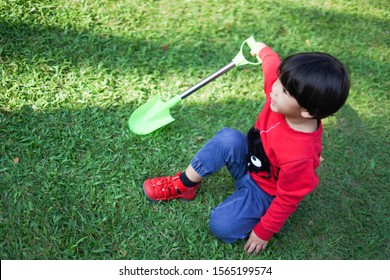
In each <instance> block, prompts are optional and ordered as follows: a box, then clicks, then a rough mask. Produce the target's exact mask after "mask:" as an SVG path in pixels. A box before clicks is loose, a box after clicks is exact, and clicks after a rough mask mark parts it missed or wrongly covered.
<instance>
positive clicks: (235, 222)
mask: <svg viewBox="0 0 390 280" xmlns="http://www.w3.org/2000/svg"><path fill="white" fill-rule="evenodd" d="M247 150H248V145H247V138H246V136H245V135H244V134H242V133H241V132H239V131H237V130H233V129H230V128H223V129H221V130H220V131H219V132H218V133H217V134H216V135H215V136H214V137H213V138H212V139H211V140H210V141H209V142H207V143H206V145H204V146H203V147H202V148H201V149H200V150H199V152H198V153H197V154H196V155H195V156H194V157H193V159H192V160H191V166H192V167H193V168H194V170H195V171H196V172H197V173H198V174H199V175H200V176H201V177H203V178H204V177H207V176H210V175H212V174H213V173H215V172H216V171H218V170H219V169H220V168H222V167H224V166H226V167H227V169H228V170H229V172H230V174H231V175H232V176H233V178H234V179H235V180H236V191H235V192H234V193H233V194H232V195H230V196H229V197H228V198H227V199H226V200H225V201H223V202H222V203H221V204H219V205H218V206H217V207H215V208H214V209H213V210H211V213H210V221H209V226H210V229H211V231H212V232H213V234H214V235H215V236H216V237H217V238H219V239H220V240H222V241H224V242H226V243H233V242H236V241H237V240H239V239H244V238H246V237H247V236H248V234H249V233H250V232H251V231H252V229H253V228H254V226H255V225H256V224H257V223H258V222H259V221H260V218H261V217H262V216H263V215H264V213H265V212H266V211H267V209H268V207H269V205H270V204H271V202H272V199H273V197H272V196H270V195H269V194H267V193H266V192H264V191H263V190H262V189H261V188H259V186H258V185H257V184H256V183H255V181H253V179H252V178H251V176H250V175H249V173H248V172H247V170H246V167H245V156H246V153H247Z"/></svg>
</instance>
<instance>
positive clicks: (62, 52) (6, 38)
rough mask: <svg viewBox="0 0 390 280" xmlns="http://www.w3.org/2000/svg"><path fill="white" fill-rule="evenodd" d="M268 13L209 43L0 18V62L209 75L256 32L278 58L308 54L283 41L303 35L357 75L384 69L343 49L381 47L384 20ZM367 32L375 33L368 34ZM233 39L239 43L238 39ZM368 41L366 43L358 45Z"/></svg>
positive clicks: (315, 12) (199, 37)
mask: <svg viewBox="0 0 390 280" xmlns="http://www.w3.org/2000/svg"><path fill="white" fill-rule="evenodd" d="M267 9H270V7H268V6H267V5H266V4H265V7H262V8H261V9H259V13H263V14H264V17H263V18H260V19H259V18H258V15H257V14H256V13H253V14H248V15H247V18H245V20H244V18H241V17H238V18H236V19H234V23H235V24H233V25H232V26H229V28H228V30H223V29H221V33H220V34H218V32H217V33H216V34H213V35H215V38H213V37H210V36H209V34H208V32H207V30H202V29H199V30H195V31H193V32H195V33H194V34H192V36H193V37H189V36H188V33H180V32H179V33H178V32H176V31H175V30H168V31H167V32H168V34H164V36H158V35H156V36H155V37H150V35H148V34H146V33H137V34H135V33H131V35H129V37H128V38H125V37H121V36H115V35H107V34H100V33H99V32H98V31H95V30H93V29H90V30H83V31H78V30H72V29H71V28H67V29H63V28H59V27H47V26H41V25H37V24H26V23H23V22H19V23H10V22H7V21H6V20H3V21H2V22H0V35H1V36H0V44H1V49H0V57H1V63H5V64H7V63H11V62H12V61H13V60H14V59H17V60H19V59H22V60H24V61H25V62H27V63H32V64H34V63H35V62H37V61H39V60H41V59H44V61H45V62H46V63H48V64H49V65H51V66H53V65H72V66H80V64H90V65H92V66H95V67H99V68H100V67H103V68H106V69H108V70H109V71H113V72H116V71H128V70H129V69H130V70H134V69H135V68H136V69H138V70H139V71H140V73H141V74H142V73H151V72H153V71H156V70H161V74H162V73H163V72H164V71H165V70H166V69H169V68H175V69H186V68H188V67H192V68H194V69H195V70H199V69H206V70H207V71H212V70H214V69H215V65H218V66H223V65H225V64H226V63H228V62H229V60H230V59H232V58H233V57H234V55H235V53H236V52H237V51H238V50H239V45H240V43H241V42H242V41H243V40H244V39H245V38H247V37H249V36H250V35H255V37H256V38H257V40H259V41H260V40H265V41H266V42H268V43H269V44H270V45H271V46H273V47H275V49H277V50H278V51H279V52H280V53H281V55H282V57H283V56H286V55H289V54H291V53H293V52H300V51H302V48H306V49H310V46H307V45H304V44H303V43H302V44H300V45H299V46H289V45H286V44H288V43H290V42H292V40H291V39H289V37H292V36H293V37H296V38H300V37H302V41H303V40H304V39H312V40H316V41H318V42H322V41H324V42H331V43H333V44H336V46H339V52H338V53H335V54H334V55H336V56H337V57H340V58H341V59H342V60H348V61H349V62H351V63H350V64H351V67H353V68H357V69H359V71H365V72H372V71H376V70H377V68H378V67H385V66H386V65H387V64H386V63H385V61H384V60H374V58H373V57H370V56H369V53H368V52H363V53H352V54H351V52H350V51H349V48H351V47H353V46H354V45H356V44H358V45H359V46H363V47H367V48H370V47H372V48H377V47H379V48H384V49H386V48H387V45H386V40H384V39H383V36H382V35H383V34H382V32H384V31H385V30H386V28H387V26H388V21H385V20H382V19H379V18H374V17H370V16H362V15H357V14H345V13H338V12H334V11H329V10H326V9H323V8H317V7H299V6H296V5H291V3H289V2H286V3H285V4H281V6H280V7H279V9H280V10H281V11H283V14H282V15H280V14H275V12H270V13H269V14H268V13H266V10H267ZM277 11H279V10H277ZM283 15H288V16H286V17H283ZM237 16H238V15H237ZM318 19H321V20H320V21H319V20H318ZM269 21H275V29H272V30H271V29H269V28H267V26H268V22H269ZM276 23H278V24H276ZM244 26H245V28H244ZM297 26H299V28H297ZM372 27H376V28H378V29H377V30H375V29H373V30H371V29H370V28H372ZM381 27H383V29H381ZM171 32H172V34H171ZM181 32H183V31H181ZM351 32H352V34H351ZM173 34H174V35H175V36H173ZM146 35H148V37H147V38H145V36H146ZM170 35H172V37H174V38H175V42H173V43H172V46H166V45H165V41H164V37H169V36H170ZM240 35H241V36H240ZM237 38H240V39H238V41H237ZM351 38H353V40H352V41H351V40H350V39H351ZM368 41H369V42H370V45H369V46H364V43H365V42H368ZM313 44H314V42H313ZM321 45H322V44H320V46H321ZM324 45H325V46H326V44H324ZM313 47H315V46H313ZM333 48H334V46H333ZM363 49H364V50H365V48H363Z"/></svg>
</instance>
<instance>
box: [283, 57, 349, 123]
mask: <svg viewBox="0 0 390 280" xmlns="http://www.w3.org/2000/svg"><path fill="white" fill-rule="evenodd" d="M278 72H279V79H280V82H281V83H282V85H283V86H284V88H285V89H286V90H287V91H288V92H289V94H290V95H291V96H293V97H294V98H295V99H296V100H297V102H298V104H299V105H300V106H301V107H303V108H305V109H306V110H307V111H308V113H309V114H310V115H311V116H312V117H313V118H316V119H323V118H326V117H328V116H330V115H332V114H334V113H335V112H337V111H338V110H339V109H340V108H341V107H342V106H343V105H344V103H345V101H346V100H347V97H348V93H349V87H350V81H349V76H348V72H347V71H346V69H345V67H344V65H343V64H342V63H341V62H340V61H338V60H337V59H336V58H334V57H333V56H331V55H329V54H326V53H321V52H309V53H298V54H294V55H291V56H289V57H287V58H285V59H284V60H283V61H282V63H281V64H280V66H279V69H278Z"/></svg>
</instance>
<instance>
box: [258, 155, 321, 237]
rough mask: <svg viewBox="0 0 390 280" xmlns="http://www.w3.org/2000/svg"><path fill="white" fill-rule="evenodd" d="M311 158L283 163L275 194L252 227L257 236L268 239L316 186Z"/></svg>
mask: <svg viewBox="0 0 390 280" xmlns="http://www.w3.org/2000/svg"><path fill="white" fill-rule="evenodd" d="M314 164H315V163H314V161H313V160H312V159H307V160H300V161H296V162H293V163H288V164H285V165H284V166H282V167H281V169H280V172H279V179H278V186H277V190H276V196H275V198H274V200H273V201H272V202H271V205H270V207H269V208H268V210H267V211H266V213H265V214H264V216H263V217H262V218H261V220H260V222H259V223H258V224H257V225H256V226H255V227H254V231H255V233H256V235H257V236H258V237H260V238H261V239H263V240H269V239H271V238H272V236H273V235H274V234H275V233H277V232H278V231H279V230H280V228H281V227H282V226H283V225H284V223H285V222H286V220H287V219H288V217H289V216H290V215H291V214H292V213H293V212H294V211H295V210H296V208H297V207H298V204H299V202H300V201H301V200H302V199H303V198H304V197H305V196H306V195H307V194H309V193H310V192H311V191H312V190H313V189H315V187H316V186H317V184H318V182H319V180H318V177H317V174H316V173H315V167H314Z"/></svg>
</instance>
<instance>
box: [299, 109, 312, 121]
mask: <svg viewBox="0 0 390 280" xmlns="http://www.w3.org/2000/svg"><path fill="white" fill-rule="evenodd" d="M301 116H302V117H304V118H306V119H312V118H313V116H312V115H310V113H309V112H308V111H307V110H306V109H302V110H301Z"/></svg>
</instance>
